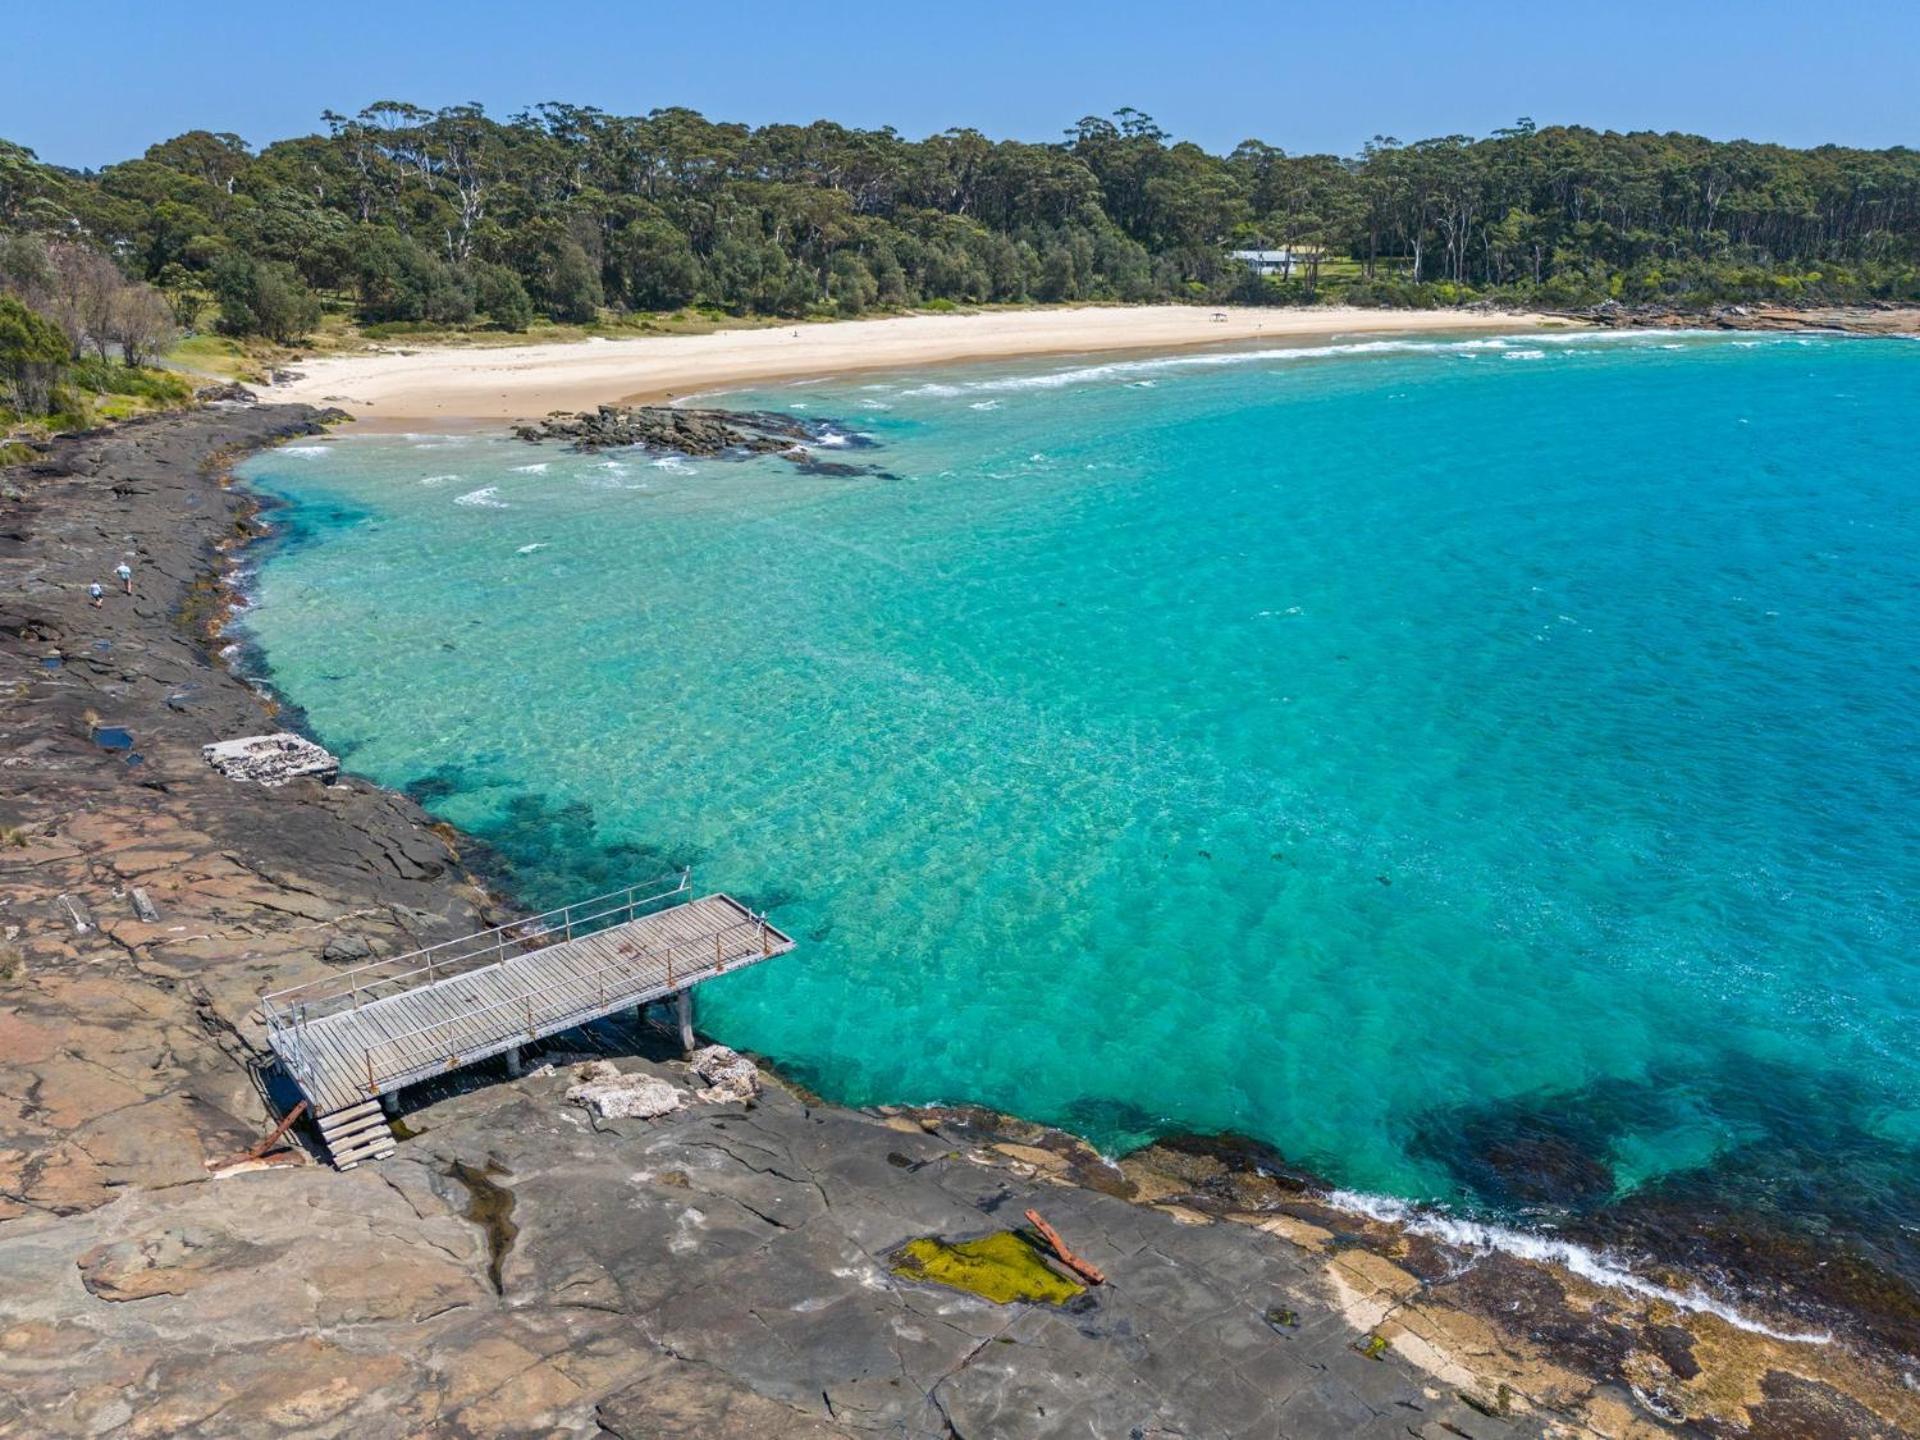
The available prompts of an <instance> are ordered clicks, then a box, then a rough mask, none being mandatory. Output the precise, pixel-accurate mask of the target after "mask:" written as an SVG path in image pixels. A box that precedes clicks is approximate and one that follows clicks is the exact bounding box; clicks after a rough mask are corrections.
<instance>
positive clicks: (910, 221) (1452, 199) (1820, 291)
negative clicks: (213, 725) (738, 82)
mask: <svg viewBox="0 0 1920 1440" xmlns="http://www.w3.org/2000/svg"><path fill="white" fill-rule="evenodd" d="M323 120H324V125H325V129H324V131H323V132H321V133H315V134H311V135H306V136H301V137H299V138H296V139H290V140H282V141H278V142H276V143H274V144H271V145H268V146H266V147H265V148H264V149H262V150H260V151H258V152H255V151H254V150H253V149H252V148H250V147H249V146H248V145H247V144H246V143H245V142H244V141H242V140H241V139H240V138H239V137H238V136H235V135H230V134H213V133H209V132H207V131H193V132H190V133H188V134H185V135H181V136H178V137H176V138H174V139H171V140H166V141H163V142H161V143H159V144H156V145H154V146H152V147H151V148H150V149H148V150H147V152H146V153H145V154H144V155H143V156H142V157H141V158H139V159H137V160H129V161H126V162H124V163H122V164H117V165H111V166H108V167H106V168H105V169H103V170H100V171H98V172H84V173H83V172H75V171H69V170H62V169H57V168H54V167H50V166H46V165H43V164H41V163H39V162H38V161H36V160H35V159H34V157H33V156H32V155H31V153H30V152H28V151H26V150H24V149H22V148H21V147H19V146H16V145H10V144H8V143H6V142H3V141H0V230H4V231H5V232H8V233H10V234H11V235H12V236H13V237H14V240H13V242H12V244H11V245H10V246H9V247H8V249H6V250H4V251H0V257H7V256H10V257H11V258H10V259H7V260H6V261H5V265H6V268H5V269H0V289H5V290H7V291H9V292H11V293H12V294H14V295H15V296H16V297H18V298H19V299H20V300H21V301H22V303H24V304H26V305H27V306H28V308H30V309H32V310H34V311H35V312H36V313H39V314H42V315H46V316H49V318H53V319H54V320H55V321H56V323H57V324H58V325H59V326H60V328H61V329H62V331H63V333H65V334H66V335H67V337H68V339H69V340H70V341H71V342H72V343H73V345H74V346H75V347H76V349H77V348H78V347H80V346H82V345H85V344H91V343H98V341H99V339H100V337H103V336H105V337H109V343H116V344H119V343H125V342H124V339H121V340H113V339H112V338H111V337H112V336H113V335H114V333H115V332H114V331H113V330H112V329H111V328H110V327H109V326H108V324H107V322H106V321H105V320H104V318H102V317H101V316H96V315H93V314H92V313H91V311H89V312H88V314H87V316H86V317H85V318H82V319H80V320H79V321H78V322H77V328H76V322H73V321H71V320H70V319H63V318H61V317H62V316H63V315H66V314H67V313H68V311H70V310H71V309H72V308H73V307H74V306H75V305H79V306H80V307H81V308H82V309H85V308H86V307H87V305H88V304H90V302H82V301H79V300H77V299H73V298H71V297H69V296H68V295H67V293H66V292H65V290H63V289H62V288H61V287H60V284H56V285H55V287H54V289H53V290H52V291H49V290H48V289H47V287H46V286H45V285H44V284H42V283H41V282H40V280H36V279H35V278H34V276H36V275H38V276H41V277H42V278H44V275H45V273H46V271H47V269H48V267H49V266H50V267H52V269H53V270H54V271H55V272H56V280H58V278H59V277H60V276H64V275H66V274H67V273H68V272H69V271H70V270H71V269H72V268H73V266H74V264H75V263H76V262H75V261H74V260H73V257H72V255H71V254H70V253H69V251H70V250H71V248H72V247H79V248H82V249H85V250H88V251H90V252H93V253H96V254H98V255H100V256H103V257H106V260H107V262H108V263H110V265H111V266H112V267H113V268H114V269H115V270H116V271H117V272H118V273H119V274H120V275H121V276H122V277H123V278H124V280H125V282H126V283H127V285H129V286H133V287H137V288H136V289H135V290H134V291H133V292H132V293H133V294H136V295H140V296H146V295H148V294H149V293H150V294H152V295H155V296H158V297H160V298H161V299H162V300H163V301H164V303H165V305H166V314H167V316H168V318H169V320H170V322H171V323H172V324H173V325H174V326H176V327H183V328H192V327H196V326H200V325H202V324H204V323H206V322H208V321H209V320H211V323H213V324H214V325H216V326H217V327H219V328H220V329H222V330H224V331H227V332H228V333H231V334H236V335H261V336H266V337H268V338H270V339H273V340H278V341H291V340H294V339H297V338H299V337H301V336H302V335H304V334H306V333H307V332H308V331H309V330H310V329H311V328H312V327H313V325H314V324H315V323H316V320H317V318H318V317H319V316H320V314H321V313H322V311H323V309H324V308H329V307H330V308H337V309H342V310H347V311H350V312H351V313H352V315H353V316H354V318H355V319H356V320H358V321H359V322H360V323H361V324H363V325H391V326H405V325H437V326H447V325H469V324H476V323H484V324H491V325H494V326H498V327H500V328H503V329H508V330H520V329H525V328H526V327H527V326H528V325H529V324H531V323H533V322H534V321H535V319H536V318H539V317H545V318H547V319H551V320H554V321H560V322H575V323H584V322H591V321H594V320H595V319H596V318H598V317H601V316H602V315H604V314H605V313H606V312H608V311H614V312H637V311H659V310H674V309H678V308H681V307H685V306H696V305H697V306H711V307H716V308H718V309H719V310H722V311H725V312H728V313H733V314H766V315H782V316H785V315H811V314H825V313H832V314H843V315H853V314H859V313H862V312H863V311H866V310H869V309H874V308H899V307H906V306H915V305H929V304H932V305H935V306H938V305H942V304H947V303H966V304H977V303H994V302H1024V301H1069V300H1114V301H1151V300H1163V299H1173V298H1183V299H1204V300H1207V301H1211V302H1215V303H1221V302H1230V301H1236V300H1244V301H1267V302H1280V303H1288V302H1311V301H1314V300H1318V299H1324V298H1327V297H1328V296H1329V295H1331V294H1336V293H1337V294H1338V295H1339V296H1340V298H1343V299H1347V300H1351V301H1354V302H1357V303H1373V304H1401V305H1435V304H1451V303H1458V302H1461V301H1465V300H1469V299H1474V298H1479V297H1490V298H1495V299H1501V300H1510V301H1514V302H1517V303H1530V304H1546V305H1554V306H1562V307H1567V306H1578V305H1585V304H1591V303H1594V302H1597V301H1600V300H1604V299H1607V298H1617V299H1623V300H1628V301H1672V302H1676V303H1681V304H1692V303H1706V302H1713V301H1725V300H1747V299H1766V298H1782V299H1799V298H1806V299H1824V300H1840V299H1873V298H1882V299H1891V300H1916V299H1920V153H1916V152H1915V151H1913V150H1910V149H1906V148H1904V147H1902V148H1896V149H1890V150H1878V151H1872V150H1857V149H1847V148H1842V147H1838V146H1821V147H1818V148H1815V149H1806V150H1796V149H1790V148H1787V147H1783V146H1778V145H1767V144H1758V143H1753V142H1748V141H1733V142H1715V141H1711V140H1706V139H1702V138H1700V137H1697V136H1690V135H1679V134H1654V133H1650V132H1640V133H1633V134H1616V133H1611V132H1606V133H1602V132H1597V131H1594V130H1589V129H1583V128H1580V127H1573V126H1551V127H1536V126H1535V125H1534V124H1533V123H1532V122H1531V121H1526V120H1523V121H1520V122H1519V123H1517V124H1516V125H1514V126H1511V127H1509V128H1506V129H1503V130H1500V131H1498V132H1496V133H1495V134H1493V135H1491V136H1488V137H1485V138H1479V139H1475V138H1471V137H1468V136H1463V135H1450V136H1444V137H1440V138H1436V139H1429V140H1422V141H1419V142H1416V143H1412V144H1402V143H1400V142H1399V141H1397V140H1394V139H1392V138H1389V137H1376V138H1375V139H1374V140H1373V141H1371V142H1370V143H1368V144H1367V145H1366V146H1365V147H1364V148H1363V149H1362V151H1361V153H1359V154H1358V155H1354V156H1347V157H1338V156H1331V155H1293V154H1289V153H1287V152H1286V151H1284V150H1282V149H1279V148H1277V147H1275V146H1272V145H1268V144H1265V143H1263V142H1260V141H1255V140H1249V141H1246V142H1244V143H1243V144H1241V145H1239V146H1238V147H1236V148H1235V149H1234V150H1233V151H1232V152H1231V153H1229V154H1226V155H1217V154H1213V153H1210V152H1208V151H1207V150H1205V149H1203V148H1202V147H1200V146H1198V145H1194V144H1192V143H1190V142H1186V141H1179V140H1175V139H1174V138H1172V137H1171V136H1169V135H1168V134H1166V132H1164V131H1163V130H1162V129H1161V128H1160V127H1159V126H1158V125H1156V124H1155V123H1154V122H1153V120H1152V119H1151V118H1150V117H1148V116H1146V115H1144V114H1141V113H1139V112H1137V111H1134V110H1121V111H1119V112H1117V113H1116V114H1115V115H1113V116H1111V117H1088V118H1086V119H1084V120H1082V121H1080V122H1079V123H1078V124H1077V125H1075V126H1074V127H1073V128H1072V129H1070V130H1069V131H1067V132H1066V134H1065V135H1064V137H1063V138H1062V140H1060V141H1059V142H1057V143H1053V144H1034V143H1027V142H1022V141H1013V140H1000V141H995V140H991V139H989V138H987V137H986V136H985V135H983V134H981V133H980V132H978V131H976V130H950V131H947V132H945V133H943V134H939V135H933V136H930V137H927V138H926V139H922V140H909V139H906V138H903V137H902V136H900V135H898V134H897V133H895V132H894V131H893V130H891V129H883V130H855V129H848V128H846V127H843V126H840V125H836V124H833V123H831V122H827V121H818V122H815V123H813V124H810V125H767V126H762V127H759V128H752V127H749V126H746V125H740V124H728V123H722V122H716V121H710V120H708V119H706V118H704V117H703V116H701V115H699V114H697V113H695V112H693V111H691V110H686V109H679V108H674V109H664V110H655V111H653V112H651V113H649V114H647V115H643V116H619V115H612V114H608V113H606V112H604V111H601V110H597V109H592V108H586V107H580V106H573V105H562V104H548V105H541V106H538V107H536V108H534V109H533V110H530V111H527V112H525V113H523V114H519V115H515V116H513V117H512V118H510V119H507V120H496V119H494V118H492V117H490V116H488V115H487V114H486V113H485V112H484V111H483V110H482V109H481V107H480V106H478V105H455V106H448V107H446V108H443V109H438V110H428V109H423V108H420V107H418V106H414V105H410V104H406V103H404V102H399V101H381V102H378V103H376V104H373V105H370V106H368V107H366V108H365V109H363V110H360V111H359V112H357V113H356V114H353V115H350V116H349V115H343V114H336V113H332V112H329V113H327V114H326V115H325V116H324V117H323ZM63 247H66V248H64V249H63ZM1246 247H1256V248H1271V249H1277V250H1281V251H1284V252H1287V254H1288V255H1289V256H1290V257H1291V258H1290V259H1289V260H1288V261H1287V262H1286V263H1285V264H1284V265H1283V267H1282V270H1281V273H1279V274H1276V275H1273V276H1267V277H1262V276H1259V275H1256V274H1253V273H1252V272H1250V271H1249V269H1248V268H1247V267H1245V266H1243V265H1241V264H1239V263H1238V262H1236V261H1235V260H1233V259H1232V258H1231V254H1230V252H1231V251H1232V250H1234V249H1235V248H1246ZM95 288H96V289H97V288H98V287H97V286H95ZM36 296H38V297H39V298H37V299H36ZM49 296H51V297H52V298H51V299H49ZM127 303H128V304H132V303H133V302H131V301H129V302H127ZM138 303H139V304H140V305H142V306H143V307H145V310H146V312H147V316H148V318H150V319H151V318H156V317H157V315H158V313H159V312H158V311H156V310H155V309H154V308H153V305H152V304H151V303H150V302H149V301H147V300H145V299H142V300H140V301H139V302H138ZM50 307H51V308H50ZM63 307H64V308H63ZM122 328H123V329H124V328H125V327H124V326H123V327H122ZM145 343H146V342H145V341H143V340H141V339H139V338H138V337H135V338H134V345H135V347H136V348H142V347H144V344H145ZM129 353H131V351H130V352H129Z"/></svg>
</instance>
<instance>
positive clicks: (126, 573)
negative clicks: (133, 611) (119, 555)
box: [113, 560, 133, 595]
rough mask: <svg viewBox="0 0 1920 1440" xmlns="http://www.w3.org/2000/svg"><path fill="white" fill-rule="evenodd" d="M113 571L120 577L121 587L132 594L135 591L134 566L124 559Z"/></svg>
mask: <svg viewBox="0 0 1920 1440" xmlns="http://www.w3.org/2000/svg"><path fill="white" fill-rule="evenodd" d="M113 573H114V574H115V575H118V576H119V577H120V588H121V589H123V590H125V591H126V592H127V594H129V595H131V594H132V593H133V567H132V566H131V565H129V564H127V562H126V561H124V560H122V561H121V562H120V563H119V565H118V566H116V567H115V569H114V572H113Z"/></svg>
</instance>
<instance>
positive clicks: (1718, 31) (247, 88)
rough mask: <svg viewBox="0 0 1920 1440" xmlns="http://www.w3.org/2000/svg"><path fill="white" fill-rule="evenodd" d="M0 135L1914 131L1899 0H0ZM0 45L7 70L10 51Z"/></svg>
mask: <svg viewBox="0 0 1920 1440" xmlns="http://www.w3.org/2000/svg"><path fill="white" fill-rule="evenodd" d="M5 8H6V9H7V10H10V11H11V12H12V13H10V14H8V15H7V16H6V18H5V20H4V32H5V33H6V35H7V36H8V39H9V42H10V45H12V46H17V47H18V49H17V50H16V51H15V54H14V56H12V57H10V60H11V63H8V64H6V65H5V66H4V68H5V71H6V79H5V81H4V83H0V136H4V137H6V138H7V139H10V140H14V141H17V142H19V143H21V144H25V145H28V146H30V147H31V148H33V149H34V150H36V151H37V152H38V153H39V154H40V155H41V156H42V158H44V159H47V160H51V161H55V162H57V163H60V164H66V165H81V166H84V165H101V164H106V163H109V162H111V161H114V160H119V159H125V158H127V157H129V156H133V155H136V154H138V153H139V152H140V151H141V150H142V149H144V148H145V147H146V146H147V145H148V144H149V143H151V142H153V141H155V140H159V139H164V138H166V137H168V136H170V135H174V134H177V133H179V132H180V131H182V130H188V129H194V128H206V129H213V130H233V131H236V132H237V133H239V134H241V135H243V136H245V137H246V138H247V139H248V140H250V141H253V142H254V143H256V144H259V143H263V142H265V141H268V140H273V139H277V138H282V137H285V136H288V135H295V134H302V133H306V132H307V131H310V130H314V129H317V128H319V115H320V112H321V111H322V110H324V109H327V108H329V107H331V108H333V109H336V110H342V111H348V112H351V111H353V110H356V109H358V108H360V107H361V106H362V105H364V104H366V103H368V102H369V101H372V100H376V99H403V100H411V101H413V102H415V103H417V104H422V105H430V106H431V105H443V104H450V103H455V102H459V101H465V100H478V101H480V102H481V103H482V104H484V105H485V106H486V107H487V109H488V110H489V111H490V112H492V113H494V114H497V115H500V116H503V117H504V116H506V115H509V114H511V113H513V112H514V111H516V110H518V109H521V108H523V107H525V106H527V105H530V104H533V103H536V102H538V101H542V100H556V99H558V100H568V101H572V102H574V103H577V104H588V105H598V106H600V107H601V108H602V109H606V110H611V111H615V112H618V113H624V114H637V113H643V112H645V111H647V110H650V109H653V108H655V107H657V106H665V105H687V106H691V107H692V108H694V109H697V110H700V111H702V112H704V113H706V114H707V115H710V116H712V117H714V118H717V119H729V120H745V121H749V122H753V123H763V122H766V121H772V120H794V121H805V120H810V119H815V118H819V117H823V116H824V117H827V118H831V119H835V120H839V121H841V122H843V123H846V124H850V125H871V126H877V125H884V124H892V125H894V126H895V127H896V128H897V129H899V130H900V131H902V132H903V133H905V134H907V135H911V136H919V135H924V134H927V133H930V132H933V131H937V130H942V129H945V128H946V127H948V126H951V125H973V126H976V127H978V128H979V129H982V130H985V131H986V132H987V133H989V134H991V135H995V136H1014V137H1018V138H1021V139H1029V140H1052V139H1057V138H1058V137H1059V134H1060V132H1061V131H1062V130H1063V129H1064V128H1065V127H1067V126H1068V125H1070V124H1071V123H1072V122H1073V121H1075V120H1076V119H1078V118H1079V117H1080V116H1082V115H1085V114H1089V113H1105V112H1109V111H1112V110H1114V109H1117V108H1118V107H1120V106H1122V105H1132V106H1135V107H1137V108H1139V109H1141V110H1145V111H1147V112H1148V113H1149V114H1151V115H1153V116H1154V117H1155V118H1156V119H1158V120H1159V121H1160V122H1161V124H1162V125H1163V126H1164V127H1165V128H1167V129H1168V130H1170V131H1172V132H1173V133H1175V134H1176V135H1178V136H1180V137H1182V138H1188V139H1193V140H1197V141H1199V142H1200V143H1201V144H1204V145H1206V146H1208V147H1209V148H1212V149H1226V148H1230V147H1231V146H1232V145H1233V144H1234V143H1235V142H1237V141H1239V140H1241V139H1244V138H1246V137H1247V136H1250V135H1254V136H1258V137H1259V138H1261V139H1264V140H1267V141H1269V142H1270V143H1273V144H1276V145H1280V146H1283V147H1284V148H1286V149H1288V150H1290V151H1295V152H1302V151H1322V150H1331V151H1334V152H1336V153H1350V152H1352V151H1354V150H1356V149H1357V148H1358V147H1359V146H1360V145H1361V144H1362V143H1363V142H1364V141H1365V140H1366V139H1367V138H1368V137H1370V136H1372V135H1374V134H1376V133H1384V134H1390V135H1395V136H1397V137H1399V138H1400V139H1402V140H1413V139H1419V138H1421V137H1424V136H1429V135H1444V134H1452V133H1457V132H1463V133H1470V134H1484V133H1486V132H1487V131H1489V130H1491V129H1493V128H1495V127H1496V126H1499V125H1504V124H1507V123H1509V122H1510V121H1512V120H1513V119H1514V118H1515V117H1517V116H1520V115H1531V116H1532V117H1534V119H1536V120H1538V121H1539V122H1540V123H1542V124H1548V123H1553V122H1560V121H1565V122H1580V123H1585V124H1590V125H1594V126H1598V127H1600V128H1603V129H1605V128H1610V129H1622V130H1624V129H1641V128H1652V129H1660V130H1688V131H1695V132H1698V133H1701V134H1706V135H1711V136H1714V137H1716V138H1721V139H1728V138H1733V137H1736V136H1747V137H1750V138H1755V139H1768V140H1780V141H1784V142H1787V143H1790V144H1816V143H1819V142H1821V141H1834V142H1837V143H1842V144H1857V145H1875V146H1879V145H1893V144H1916V143H1920V84H1917V83H1916V81H1915V73H1916V69H1915V67H1916V63H1920V0H1902V3H1892V0H1827V3H1822V4H1809V3H1807V0H1664V3H1647V0H1607V3H1601V0H1587V3H1583V4H1578V5H1570V4H1553V3H1549V4H1546V5H1532V6H1528V5H1522V4H1519V3H1517V0H1507V3H1499V4H1494V3H1487V0H1427V3H1420V4H1415V3H1402V0H1366V3H1359V4H1344V5H1343V4H1340V3H1338V0H1335V3H1334V4H1332V5H1326V4H1306V5H1298V6H1296V5H1290V4H1288V3H1286V0H1269V3H1262V4H1247V3H1243V0H1217V3H1211V4H1205V5H1192V4H1180V3H1177V0H1175V3H1160V4H1137V3H1132V0H1108V3H1104V4H1088V3H1072V4H1046V3H1043V0H1028V3H1025V4H1007V3H1002V0H979V3H967V0H945V3H941V4H927V3H924V0H923V3H917V4H916V3H913V0H893V3H889V4H871V3H849V4H839V5H834V4H825V3H821V4H812V5H807V4H792V3H790V4H773V3H760V0H732V3H702V4H684V3H676V4H673V5H670V6H669V5H660V4H650V3H649V4H642V3H627V4H619V3H612V0H571V3H568V0H561V3H552V4H547V5H532V4H518V5H509V4H501V3H496V0H466V3H456V0H389V3H386V4H382V5H372V4H363V3H356V0H339V3H307V4H291V5H273V4H269V5H261V4H259V3H257V0H254V3H249V4H246V5H229V4H224V3H210V4H202V5H192V6H186V7H179V6H164V5H155V4H153V3H151V0H142V3H138V4H126V3H120V0H103V3H93V4H85V5H83V4H78V3H75V4H65V3H59V0H40V3H35V0H7V3H6V6H5ZM23 59H24V61H25V63H21V61H22V60H23Z"/></svg>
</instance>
